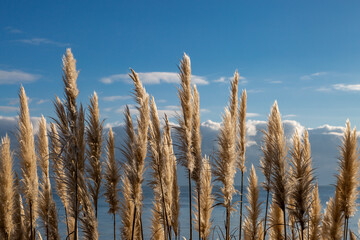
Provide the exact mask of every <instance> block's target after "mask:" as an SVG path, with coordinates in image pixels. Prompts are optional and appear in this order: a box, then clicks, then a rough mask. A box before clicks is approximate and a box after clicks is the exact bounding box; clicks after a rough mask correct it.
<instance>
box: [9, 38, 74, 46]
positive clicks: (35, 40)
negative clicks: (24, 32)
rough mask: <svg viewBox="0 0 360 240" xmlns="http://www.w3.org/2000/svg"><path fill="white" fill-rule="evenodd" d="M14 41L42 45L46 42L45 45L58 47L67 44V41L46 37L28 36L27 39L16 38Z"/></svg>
mask: <svg viewBox="0 0 360 240" xmlns="http://www.w3.org/2000/svg"><path fill="white" fill-rule="evenodd" d="M15 41H16V42H20V43H25V44H30V45H36V46H39V45H43V44H47V45H55V46H58V47H66V46H69V45H70V44H69V43H62V42H57V41H53V40H50V39H47V38H29V39H18V40H15Z"/></svg>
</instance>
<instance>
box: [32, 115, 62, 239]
mask: <svg viewBox="0 0 360 240" xmlns="http://www.w3.org/2000/svg"><path fill="white" fill-rule="evenodd" d="M37 146H38V155H39V165H40V169H41V172H42V178H41V182H40V196H39V215H40V218H41V219H42V223H43V227H44V229H45V236H46V239H52V240H56V239H60V236H59V230H58V217H57V210H56V205H55V202H54V199H53V196H52V193H51V184H50V174H49V143H48V136H47V129H46V120H45V118H44V117H43V116H41V119H40V122H39V133H38V145H37Z"/></svg>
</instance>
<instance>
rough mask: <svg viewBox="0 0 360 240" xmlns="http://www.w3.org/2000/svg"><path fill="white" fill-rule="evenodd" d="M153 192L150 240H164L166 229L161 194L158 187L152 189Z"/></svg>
mask: <svg viewBox="0 0 360 240" xmlns="http://www.w3.org/2000/svg"><path fill="white" fill-rule="evenodd" d="M153 190H154V201H153V209H152V210H151V212H152V218H151V239H159V240H163V239H165V238H166V232H165V231H164V229H166V227H164V226H165V223H164V216H163V215H164V214H163V213H164V211H163V209H164V208H163V201H162V194H161V190H160V189H159V186H156V187H153Z"/></svg>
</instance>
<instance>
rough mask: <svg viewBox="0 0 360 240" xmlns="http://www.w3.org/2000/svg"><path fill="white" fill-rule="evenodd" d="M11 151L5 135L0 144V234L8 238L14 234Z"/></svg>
mask: <svg viewBox="0 0 360 240" xmlns="http://www.w3.org/2000/svg"><path fill="white" fill-rule="evenodd" d="M14 190H15V189H14V172H13V153H12V152H11V150H10V139H9V137H8V136H7V135H5V137H4V138H2V139H1V145H0V192H1V194H0V236H1V238H2V239H5V240H8V239H12V237H13V236H15V234H16V233H15V232H14V230H15V224H14V219H13V215H14V213H15V209H14V201H15V197H16V196H15V191H14ZM13 233H14V234H13Z"/></svg>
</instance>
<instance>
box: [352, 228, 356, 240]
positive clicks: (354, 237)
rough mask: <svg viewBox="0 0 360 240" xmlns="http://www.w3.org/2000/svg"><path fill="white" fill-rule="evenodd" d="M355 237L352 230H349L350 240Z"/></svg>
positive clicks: (353, 239) (354, 239)
mask: <svg viewBox="0 0 360 240" xmlns="http://www.w3.org/2000/svg"><path fill="white" fill-rule="evenodd" d="M356 239H357V237H356V235H355V233H354V232H353V231H351V230H350V240H356Z"/></svg>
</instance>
